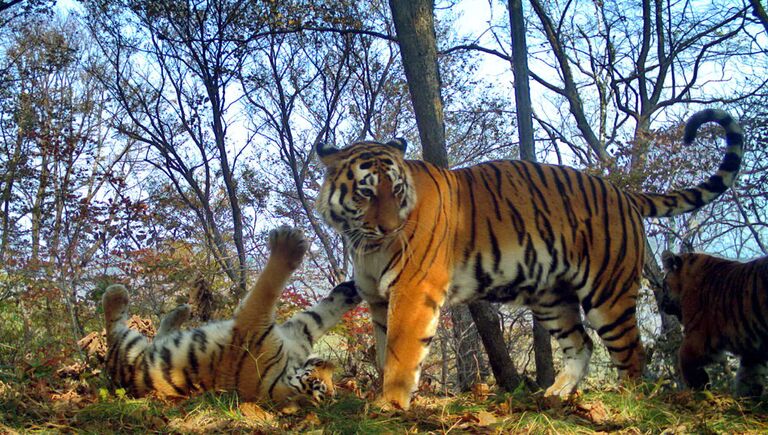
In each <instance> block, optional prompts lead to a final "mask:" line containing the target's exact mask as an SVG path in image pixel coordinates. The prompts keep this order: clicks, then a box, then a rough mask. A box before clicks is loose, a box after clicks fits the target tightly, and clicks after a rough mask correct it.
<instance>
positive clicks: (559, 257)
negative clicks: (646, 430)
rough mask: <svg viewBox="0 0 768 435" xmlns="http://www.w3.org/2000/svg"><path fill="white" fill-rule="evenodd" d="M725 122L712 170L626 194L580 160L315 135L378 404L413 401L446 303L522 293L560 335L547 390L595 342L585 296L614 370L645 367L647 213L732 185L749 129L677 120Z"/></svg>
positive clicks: (709, 113) (324, 195)
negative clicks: (548, 160) (449, 154)
mask: <svg viewBox="0 0 768 435" xmlns="http://www.w3.org/2000/svg"><path fill="white" fill-rule="evenodd" d="M707 122H717V123H719V124H720V125H721V126H722V127H723V128H724V129H725V132H726V136H725V137H726V145H727V149H726V151H725V154H724V157H723V158H722V161H721V163H720V166H719V168H718V169H717V171H716V173H715V174H713V175H711V176H710V177H709V179H708V180H706V181H704V182H702V183H701V184H699V185H698V186H696V187H692V188H688V189H681V190H673V191H671V192H667V193H662V194H656V193H648V192H645V193H633V192H625V191H622V190H621V189H619V188H617V187H616V186H615V185H613V184H611V183H610V182H608V181H606V180H604V179H602V178H600V177H596V176H591V175H588V174H586V173H584V172H581V171H578V170H576V169H573V168H570V167H566V166H558V165H549V164H541V163H535V162H528V161H518V160H498V161H492V162H486V163H481V164H478V165H475V166H471V167H465V168H459V169H453V170H449V169H443V168H440V167H437V166H435V165H432V164H430V163H427V162H423V161H418V160H406V159H405V158H404V154H405V149H406V143H405V141H404V140H401V139H396V140H393V141H390V142H387V143H380V142H375V141H361V142H356V143H353V144H351V145H350V146H348V147H346V148H344V149H337V148H334V147H333V146H330V145H326V144H323V143H318V144H317V146H316V151H317V154H318V156H319V157H320V160H321V162H322V163H323V165H324V166H325V168H326V174H325V180H324V182H323V185H322V187H321V191H320V194H319V195H318V199H317V208H318V211H319V212H320V213H321V214H322V216H323V218H324V219H325V221H326V222H328V224H329V225H331V226H332V227H333V228H334V229H335V230H336V231H338V232H339V233H340V234H341V235H343V237H345V238H346V240H347V241H348V242H349V244H350V245H351V247H352V251H353V252H352V257H353V262H354V269H355V275H354V280H355V284H356V285H357V288H358V290H359V291H360V293H361V295H362V297H363V299H365V300H366V301H368V303H369V304H370V307H371V319H372V321H373V325H374V335H375V340H376V353H377V364H378V365H379V366H380V367H381V368H382V369H383V392H382V395H381V397H380V399H379V401H378V404H379V405H381V406H382V407H385V408H389V407H395V408H404V409H407V408H408V407H409V406H410V400H411V394H412V393H413V392H414V391H415V387H416V385H417V382H418V379H419V375H420V370H421V363H422V361H423V360H424V358H425V357H426V355H427V353H428V349H429V344H430V342H431V341H432V338H433V336H434V334H435V330H436V328H437V324H438V319H439V312H440V309H441V307H442V306H443V305H444V304H446V303H447V304H455V303H465V302H470V301H473V300H478V299H483V300H488V301H491V302H502V303H514V304H523V305H526V306H528V307H529V308H531V310H532V311H533V313H534V315H535V316H536V318H537V319H538V320H539V322H540V323H541V324H542V325H543V326H544V327H545V328H546V329H547V330H549V332H550V334H552V336H553V337H554V338H555V339H556V340H557V341H558V344H559V346H560V349H561V351H562V352H563V368H562V369H561V370H560V372H559V373H558V375H557V376H556V378H555V382H554V384H553V385H551V386H550V387H549V388H548V389H547V390H546V391H545V395H546V396H547V397H560V398H564V397H567V396H569V395H570V394H571V393H572V392H574V391H575V390H576V387H577V385H578V384H579V382H580V381H581V379H582V378H583V377H584V375H585V374H586V373H587V369H588V365H589V360H590V357H591V354H592V347H593V346H592V341H591V339H590V338H589V336H588V335H587V333H586V331H585V329H584V326H583V324H582V319H581V313H580V307H581V309H583V311H584V313H585V315H586V318H587V319H588V321H589V324H590V325H591V326H592V327H593V328H594V329H595V330H596V331H597V334H598V335H599V336H600V338H601V340H602V341H603V343H604V344H605V346H606V348H607V349H608V352H609V354H610V357H611V360H612V362H613V364H614V365H615V366H616V367H617V368H618V371H619V377H620V378H621V379H622V380H624V381H634V380H636V379H639V378H640V377H641V374H642V371H643V366H644V351H643V346H642V344H641V342H640V335H639V332H638V329H637V324H636V319H635V310H636V300H637V295H638V290H639V288H640V278H641V273H642V265H643V259H644V255H645V242H644V229H643V221H642V219H643V217H652V216H674V215H677V214H681V213H687V212H690V211H693V210H696V209H698V208H699V207H702V206H703V205H705V204H707V203H709V202H711V201H712V200H714V199H715V198H716V197H717V196H719V195H720V194H721V193H722V192H724V191H725V190H726V189H727V188H728V187H730V186H731V184H732V183H733V181H734V179H735V177H736V174H737V173H738V170H739V167H740V164H741V157H742V154H743V150H742V143H743V132H742V129H741V127H740V126H739V124H738V123H737V122H735V121H734V120H733V119H732V118H731V116H730V115H728V114H727V113H726V112H724V111H722V110H713V109H709V110H704V111H701V112H698V113H696V114H694V115H693V116H692V117H691V119H690V120H689V121H688V123H687V124H686V127H685V134H684V139H685V142H686V143H691V142H692V141H693V139H694V138H695V136H696V133H697V130H698V128H699V127H700V126H701V125H702V124H704V123H707Z"/></svg>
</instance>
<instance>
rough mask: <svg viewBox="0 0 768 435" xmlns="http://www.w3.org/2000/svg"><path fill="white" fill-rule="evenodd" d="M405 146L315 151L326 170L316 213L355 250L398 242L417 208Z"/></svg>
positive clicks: (401, 143)
mask: <svg viewBox="0 0 768 435" xmlns="http://www.w3.org/2000/svg"><path fill="white" fill-rule="evenodd" d="M406 146H407V145H406V142H405V140H403V139H396V140H392V141H390V142H387V143H380V142H372V141H364V142H356V143H354V144H352V145H350V146H349V147H347V148H345V149H342V150H339V149H337V148H334V147H332V146H328V145H324V144H322V143H321V144H318V145H317V148H316V149H317V154H318V156H320V160H321V161H322V163H323V165H325V167H326V176H325V181H324V182H323V186H322V187H321V190H320V195H319V196H318V200H317V209H318V211H319V212H320V213H321V215H322V216H323V218H324V219H325V220H326V222H328V224H330V225H331V226H332V227H334V228H335V229H336V230H337V231H339V233H341V234H343V235H344V236H345V237H346V238H347V239H348V240H349V241H350V243H351V244H352V246H353V247H354V248H355V249H357V250H362V251H366V250H368V249H369V248H376V247H377V246H379V245H381V243H382V242H384V241H386V240H388V239H391V238H392V237H394V236H396V235H397V234H398V233H399V231H400V230H401V229H402V228H403V226H404V225H405V222H406V218H407V217H408V214H409V213H410V212H411V210H413V208H414V206H415V204H416V191H415V189H414V187H413V180H412V178H411V174H410V172H409V171H408V169H407V167H406V165H405V161H404V155H405V149H406Z"/></svg>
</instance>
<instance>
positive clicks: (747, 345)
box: [661, 251, 768, 396]
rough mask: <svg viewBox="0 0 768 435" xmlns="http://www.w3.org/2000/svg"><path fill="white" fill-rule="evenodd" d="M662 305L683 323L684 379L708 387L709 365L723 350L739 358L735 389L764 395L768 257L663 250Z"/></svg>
mask: <svg viewBox="0 0 768 435" xmlns="http://www.w3.org/2000/svg"><path fill="white" fill-rule="evenodd" d="M661 258H662V263H664V270H665V271H666V272H667V275H666V277H665V278H664V287H665V288H664V297H663V298H662V304H661V307H662V309H663V310H664V311H665V312H666V313H667V314H673V315H675V316H677V318H678V319H680V321H681V322H682V324H683V328H684V329H685V337H684V338H683V343H682V345H681V346H680V351H679V362H680V370H681V371H682V374H683V379H684V380H685V383H686V384H688V385H689V386H690V387H692V388H697V389H698V388H703V387H705V386H706V385H707V383H708V382H709V376H707V372H706V371H704V366H706V365H707V364H709V363H711V362H714V361H715V359H716V358H717V357H718V356H719V354H721V353H722V352H731V353H733V354H734V355H737V356H739V357H740V360H741V361H740V366H739V371H738V373H737V374H736V388H735V389H736V393H737V394H738V395H740V396H759V395H760V394H761V393H762V391H763V383H762V381H763V380H762V377H763V375H765V369H766V362H768V257H763V258H760V259H757V260H753V261H750V262H748V263H741V262H738V261H731V260H725V259H722V258H717V257H712V256H710V255H707V254H680V255H674V254H672V253H671V252H669V251H664V253H663V254H662V255H661Z"/></svg>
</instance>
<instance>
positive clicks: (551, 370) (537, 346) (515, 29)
mask: <svg viewBox="0 0 768 435" xmlns="http://www.w3.org/2000/svg"><path fill="white" fill-rule="evenodd" d="M508 8H509V25H510V29H511V31H510V34H511V35H512V73H513V74H514V77H515V112H516V116H517V130H518V135H519V136H520V158H521V159H523V160H528V161H531V162H535V161H536V148H535V145H534V142H533V108H532V106H531V91H530V87H529V85H528V48H527V46H526V41H525V21H524V20H523V5H522V1H521V0H509V3H508ZM533 352H534V358H535V360H536V383H537V384H539V387H541V388H547V387H549V386H550V385H552V382H554V381H555V367H554V364H553V363H552V342H551V340H550V336H549V332H548V331H547V330H546V329H544V327H543V326H541V325H540V324H539V321H538V320H536V317H535V316H534V317H533Z"/></svg>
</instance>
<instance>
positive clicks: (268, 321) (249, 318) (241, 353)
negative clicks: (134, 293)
mask: <svg viewBox="0 0 768 435" xmlns="http://www.w3.org/2000/svg"><path fill="white" fill-rule="evenodd" d="M269 246H270V250H271V255H270V256H269V260H268V262H267V265H266V267H265V268H264V271H263V272H262V273H261V275H259V278H258V280H257V281H256V284H255V285H254V286H253V288H252V289H251V290H250V291H249V292H248V294H247V295H246V297H245V299H244V300H243V301H242V303H241V304H240V306H239V307H238V309H237V310H236V312H235V314H234V318H233V319H231V320H224V321H218V322H211V323H208V324H206V325H204V326H201V327H199V328H195V329H191V330H187V331H180V330H179V329H178V328H179V325H181V323H182V322H184V320H186V319H187V318H188V317H189V307H188V306H186V305H183V306H181V307H179V308H177V309H175V310H174V311H172V312H171V313H169V314H168V316H166V317H165V318H164V319H163V320H162V322H161V324H160V328H158V333H157V335H156V337H155V338H154V340H152V341H149V340H148V339H147V338H146V337H145V336H144V335H142V334H141V333H139V332H137V331H135V330H133V329H129V328H128V326H127V325H126V322H127V320H128V309H127V308H128V293H127V292H126V290H125V288H124V287H123V286H122V285H112V286H110V287H109V288H108V289H107V291H106V292H105V293H104V297H103V304H104V316H105V320H106V325H107V346H108V353H107V362H106V369H107V373H108V374H109V376H110V378H111V379H112V381H113V383H114V384H115V385H116V386H117V387H123V388H126V389H127V390H128V391H129V392H130V393H131V394H133V395H136V396H141V395H144V394H146V393H148V392H151V391H155V392H157V393H159V394H160V395H163V396H183V395H186V394H188V393H192V392H195V391H202V390H229V391H237V392H238V393H239V395H240V397H241V398H242V399H243V400H246V401H249V400H257V399H267V398H268V399H272V400H274V401H275V402H277V403H280V404H286V405H287V404H290V402H291V401H293V400H295V399H299V398H301V397H306V398H309V399H311V400H315V401H320V400H322V399H323V398H324V397H325V396H326V394H332V393H333V391H334V388H333V382H332V379H331V376H332V372H333V365H332V364H330V363H329V362H327V361H324V360H322V359H320V358H316V357H313V356H311V355H310V353H311V351H312V346H313V345H314V343H315V342H316V341H317V340H318V339H319V338H320V337H321V336H322V335H323V334H325V332H326V331H328V329H330V328H331V327H333V326H334V325H335V324H336V323H337V322H338V321H339V319H341V317H342V316H343V315H344V314H345V313H346V312H347V311H349V310H350V309H352V308H354V307H355V306H356V305H357V304H358V303H359V302H360V300H361V299H360V296H359V295H358V294H357V291H356V289H355V286H354V284H353V283H352V282H346V283H343V284H340V285H338V286H337V287H336V288H334V289H333V291H332V292H331V293H330V294H329V295H328V296H327V297H326V298H325V299H323V300H321V301H320V302H318V303H317V304H316V305H315V306H313V307H312V308H310V309H308V310H306V311H304V312H300V313H298V314H296V315H295V316H293V317H292V318H291V319H290V320H288V321H286V322H285V323H283V324H281V325H276V324H275V305H276V303H277V300H278V298H279V296H280V294H281V293H282V290H283V288H284V286H285V284H286V281H287V280H288V278H289V277H290V276H291V273H293V271H294V270H296V268H297V267H298V266H299V264H300V263H301V260H302V257H303V256H304V252H305V251H306V249H307V242H306V241H305V240H304V238H303V236H302V235H301V232H300V231H298V230H295V229H291V228H288V227H281V228H279V229H277V230H273V231H272V232H271V233H270V234H269Z"/></svg>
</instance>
